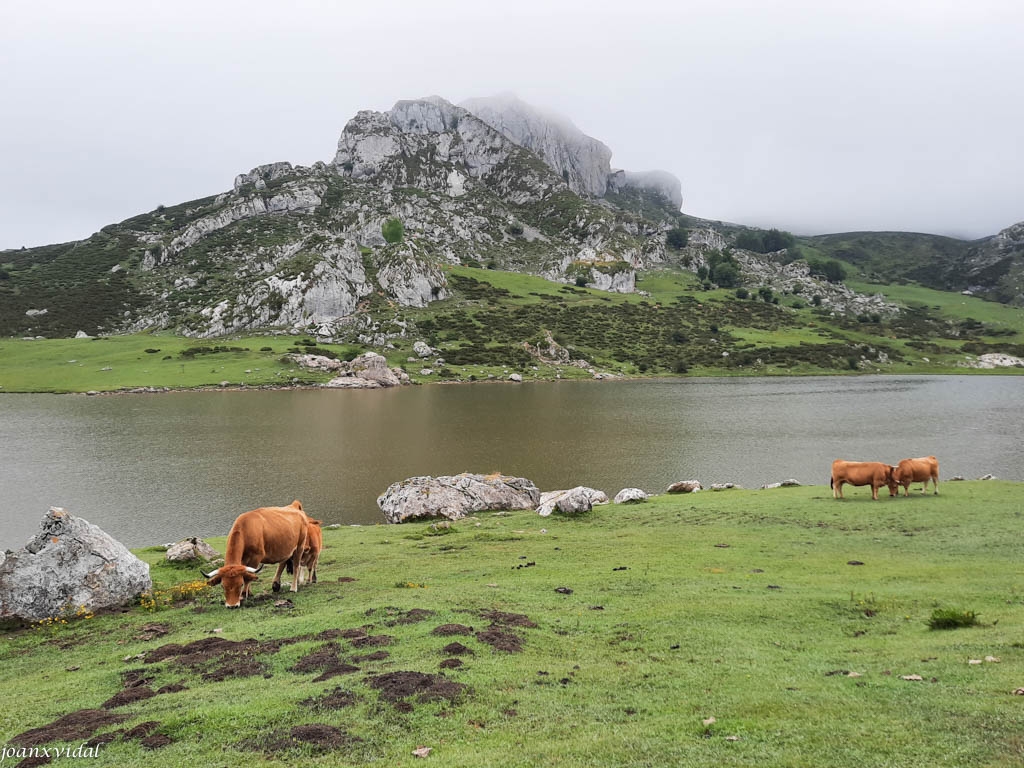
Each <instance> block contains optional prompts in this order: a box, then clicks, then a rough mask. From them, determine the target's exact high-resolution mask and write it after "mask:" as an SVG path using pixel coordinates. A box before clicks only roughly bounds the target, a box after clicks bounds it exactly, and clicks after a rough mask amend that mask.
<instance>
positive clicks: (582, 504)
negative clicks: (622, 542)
mask: <svg viewBox="0 0 1024 768" xmlns="http://www.w3.org/2000/svg"><path fill="white" fill-rule="evenodd" d="M607 503H608V495H607V494H606V493H605V492H604V491H598V490H596V489H594V488H588V487H586V486H585V485H577V486H576V487H575V488H569V489H568V490H563V491H547V492H545V493H542V494H541V496H540V505H539V506H538V507H537V514H538V515H540V516H541V517H547V516H548V515H550V514H551V513H552V512H561V513H563V514H567V515H572V514H577V513H580V512H589V511H590V510H591V509H592V508H593V507H594V506H595V505H597V504H607Z"/></svg>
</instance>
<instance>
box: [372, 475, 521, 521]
mask: <svg viewBox="0 0 1024 768" xmlns="http://www.w3.org/2000/svg"><path fill="white" fill-rule="evenodd" d="M539 503H540V491H539V490H538V489H537V486H536V485H534V484H533V483H532V482H531V481H529V480H527V479H526V478H524V477H509V476H506V475H501V474H493V475H473V474H469V473H463V474H461V475H450V476H448V475H446V476H441V477H430V476H423V477H410V478H408V479H406V480H403V481H402V482H400V483H393V484H392V485H390V486H388V489H387V490H386V491H384V493H382V494H381V495H380V496H378V497H377V506H379V507H380V509H381V512H383V513H384V518H385V519H386V520H387V522H389V523H403V522H405V521H406V520H414V519H417V518H430V517H445V518H448V519H449V520H461V519H462V518H464V517H466V516H467V515H471V514H473V513H475V512H497V511H501V510H515V509H536V507H537V505H538V504H539Z"/></svg>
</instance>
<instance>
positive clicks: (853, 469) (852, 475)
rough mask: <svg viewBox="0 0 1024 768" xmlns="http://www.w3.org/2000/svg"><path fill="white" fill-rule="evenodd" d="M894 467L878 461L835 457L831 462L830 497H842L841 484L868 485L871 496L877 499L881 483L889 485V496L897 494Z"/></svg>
mask: <svg viewBox="0 0 1024 768" xmlns="http://www.w3.org/2000/svg"><path fill="white" fill-rule="evenodd" d="M894 469H895V467H893V466H891V465H889V464H883V463H882V462H880V461H844V460H843V459H836V460H835V461H833V462H832V478H831V480H829V487H831V488H832V498H834V499H841V498H843V484H844V483H848V484H850V485H870V486H871V498H872V499H874V500H875V501H878V489H879V488H881V487H882V486H883V485H887V486H888V487H889V496H896V495H897V488H896V481H895V480H894V479H893V471H894Z"/></svg>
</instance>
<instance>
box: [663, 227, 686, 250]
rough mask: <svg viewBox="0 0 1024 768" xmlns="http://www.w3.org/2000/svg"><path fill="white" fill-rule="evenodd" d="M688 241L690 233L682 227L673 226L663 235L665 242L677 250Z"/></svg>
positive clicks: (683, 246)
mask: <svg viewBox="0 0 1024 768" xmlns="http://www.w3.org/2000/svg"><path fill="white" fill-rule="evenodd" d="M689 241H690V233H689V232H688V231H687V230H685V229H683V228H682V227H673V228H672V229H670V230H669V231H668V233H667V234H666V235H665V242H666V243H667V244H668V245H669V246H670V247H672V248H675V249H676V250H677V251H678V250H680V249H682V248H685V247H686V244H687V243H688V242H689Z"/></svg>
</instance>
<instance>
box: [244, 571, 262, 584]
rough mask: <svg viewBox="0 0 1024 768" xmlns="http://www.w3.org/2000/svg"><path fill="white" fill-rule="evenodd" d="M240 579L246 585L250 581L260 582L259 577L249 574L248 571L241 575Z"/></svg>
mask: <svg viewBox="0 0 1024 768" xmlns="http://www.w3.org/2000/svg"><path fill="white" fill-rule="evenodd" d="M242 578H243V579H245V581H246V582H247V583H248V582H250V581H259V580H260V577H259V576H257V575H256V574H255V573H249V572H248V571H246V572H245V573H243V574H242Z"/></svg>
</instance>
